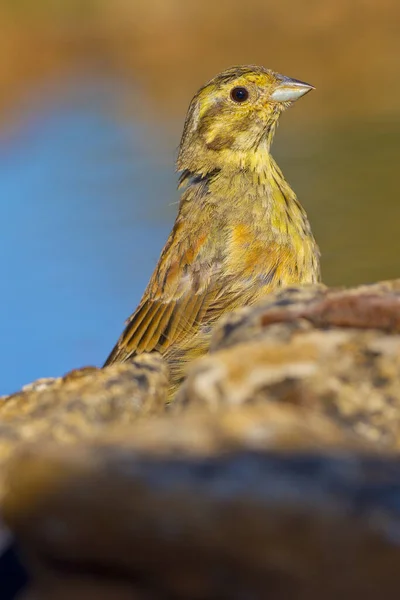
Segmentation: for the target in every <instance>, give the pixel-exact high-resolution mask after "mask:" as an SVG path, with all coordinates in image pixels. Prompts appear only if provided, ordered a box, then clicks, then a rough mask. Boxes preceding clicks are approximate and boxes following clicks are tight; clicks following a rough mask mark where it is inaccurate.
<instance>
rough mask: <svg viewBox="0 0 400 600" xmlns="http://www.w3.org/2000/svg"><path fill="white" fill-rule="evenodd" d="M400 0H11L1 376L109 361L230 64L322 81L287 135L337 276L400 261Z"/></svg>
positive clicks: (360, 275)
mask: <svg viewBox="0 0 400 600" xmlns="http://www.w3.org/2000/svg"><path fill="white" fill-rule="evenodd" d="M399 18H400V4H399V3H398V0H379V2H378V0H352V1H351V2H349V1H348V0H325V1H323V2H321V0H305V1H304V2H298V1H297V0H279V2H273V1H272V0H246V2H243V0H112V2H111V1H110V0H0V22H1V36H0V212H1V217H0V218H1V221H0V223H1V225H0V226H1V252H0V274H1V281H2V294H1V296H0V308H1V310H0V332H1V346H0V365H1V367H0V372H1V378H0V385H1V388H0V394H1V393H9V392H12V391H14V390H16V389H18V388H19V387H20V386H21V385H23V384H25V383H27V382H29V381H30V380H32V379H35V378H38V377H45V376H57V375H61V374H63V373H64V372H66V371H67V370H69V369H72V368H75V367H80V366H83V365H87V364H95V365H100V364H101V363H102V362H103V360H104V359H105V357H106V356H107V354H108V353H109V351H110V350H111V348H112V346H113V344H114V343H115V341H116V339H117V337H118V336H119V334H120V332H121V330H122V327H123V322H124V319H125V318H126V317H127V316H128V315H129V314H130V313H131V311H132V310H133V309H134V308H135V306H136V304H137V303H138V301H139V299H140V296H141V294H142V292H143V290H144V287H145V285H146V283H147V280H148V278H149V276H150V274H151V272H152V270H153V268H154V266H155V264H156V261H157V258H158V256H159V252H160V250H161V248H162V246H163V244H164V241H165V239H166V237H167V235H168V232H169V230H170V228H171V225H172V223H173V220H174V216H175V213H176V202H177V200H178V194H177V192H176V189H175V188H176V175H175V173H174V160H175V157H176V149H177V146H178V144H179V138H180V133H181V129H182V126H183V121H184V117H185V112H186V108H187V106H188V103H189V101H190V99H191V97H192V96H193V94H194V92H195V91H196V90H197V88H198V87H199V86H200V85H201V84H203V83H204V82H205V81H206V80H208V79H210V78H211V77H212V76H213V75H215V74H216V73H217V72H218V71H220V70H222V69H224V68H226V67H228V66H231V65H234V64H240V63H242V64H244V63H255V64H262V65H264V66H267V67H270V68H272V69H274V70H276V71H279V72H281V73H283V74H285V75H289V76H292V77H295V78H298V79H302V80H304V81H308V82H310V83H312V84H314V85H315V86H316V91H315V92H313V93H312V94H310V95H308V96H307V97H306V98H305V99H304V100H302V101H300V102H299V103H298V104H296V105H295V106H294V107H293V108H292V109H291V110H290V111H288V112H287V113H285V115H284V116H283V118H282V120H281V125H280V128H279V131H278V135H277V137H276V140H275V144H274V147H273V153H274V156H275V158H276V159H277V161H278V163H279V165H280V166H281V168H282V169H283V171H284V174H285V176H286V178H287V179H288V181H289V182H290V183H291V184H292V186H293V187H294V189H295V190H296V192H297V194H298V196H299V198H300V200H301V201H302V203H303V204H304V205H305V207H306V209H307V212H308V214H309V217H310V220H311V223H312V226H313V230H314V233H315V236H316V238H317V240H318V242H319V245H320V247H321V251H322V266H323V278H324V281H325V282H326V283H328V284H332V285H337V284H356V283H361V282H368V281H373V280H377V279H384V278H390V277H397V276H400V268H399V258H398V256H399V252H400V233H399V230H400V201H399V193H398V177H399V164H400V101H399V97H400V36H399V27H398V23H399Z"/></svg>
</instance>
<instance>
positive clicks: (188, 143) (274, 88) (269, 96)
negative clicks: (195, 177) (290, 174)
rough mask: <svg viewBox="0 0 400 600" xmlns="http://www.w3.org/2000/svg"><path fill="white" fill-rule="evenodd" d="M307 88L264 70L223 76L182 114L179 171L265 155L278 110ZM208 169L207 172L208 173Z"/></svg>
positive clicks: (249, 69)
mask: <svg viewBox="0 0 400 600" xmlns="http://www.w3.org/2000/svg"><path fill="white" fill-rule="evenodd" d="M312 89H313V86H312V85H309V84H308V83H304V82H302V81H298V80H296V79H291V78H289V77H285V76H284V75H280V74H279V73H274V72H273V71H270V70H268V69H265V68H264V67H257V66H252V65H250V66H239V67H232V68H230V69H227V70H226V71H223V72H222V73H220V74H219V75H217V76H216V77H214V78H213V79H211V81H209V82H208V83H206V84H205V85H204V86H203V87H202V88H201V89H200V90H199V91H198V92H197V94H196V95H195V96H194V98H193V100H192V102H191V103H190V106H189V110H188V113H187V117H186V121H185V126H184V130H183V135H182V140H181V144H180V150H179V156H178V162H177V165H178V169H179V170H185V169H187V170H190V171H198V172H207V171H209V170H212V167H213V165H214V168H215V167H218V166H220V163H221V161H222V162H224V161H229V160H230V159H231V160H233V159H234V155H235V154H236V155H242V154H243V155H245V154H246V153H249V152H250V153H251V152H254V151H255V150H257V149H258V148H260V149H264V150H265V149H266V150H267V151H268V150H269V146H270V144H271V141H272V137H273V134H274V130H275V126H276V123H277V121H278V118H279V116H280V114H281V113H282V111H283V110H285V109H286V108H288V107H289V106H290V105H291V104H292V103H293V102H294V101H295V100H297V99H298V98H300V97H301V96H304V94H306V93H307V92H309V91H310V90H312ZM210 167H211V168H210Z"/></svg>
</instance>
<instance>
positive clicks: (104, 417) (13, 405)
mask: <svg viewBox="0 0 400 600" xmlns="http://www.w3.org/2000/svg"><path fill="white" fill-rule="evenodd" d="M167 388H168V371H167V367H166V365H165V363H164V361H163V360H162V359H161V357H160V356H159V355H157V354H152V355H150V354H147V355H143V356H141V357H138V358H137V359H136V360H135V361H133V362H131V363H129V364H127V363H126V364H117V365H113V366H112V367H110V368H108V369H104V370H100V369H96V368H94V367H93V368H92V367H90V368H84V369H77V370H75V371H72V372H71V373H68V374H67V375H66V376H65V377H61V378H58V379H42V380H39V381H37V382H34V383H33V384H30V385H28V386H25V388H24V389H23V390H22V391H21V392H19V393H16V394H13V395H11V396H5V397H3V398H1V399H0V465H3V464H4V463H5V461H7V460H8V458H9V457H10V455H12V453H13V452H14V450H15V449H16V448H17V447H19V445H20V444H21V443H22V442H26V441H35V440H43V441H44V440H56V441H57V442H60V443H73V442H76V441H77V440H80V439H85V438H88V437H93V436H95V435H98V434H99V433H100V432H101V431H102V430H103V429H105V428H108V427H111V426H112V425H116V424H119V425H123V424H127V423H131V422H133V421H134V420H136V419H138V418H142V417H143V416H146V415H150V414H155V413H159V412H163V411H164V410H165V403H166V398H167ZM1 473H2V471H0V498H1V482H2V475H1Z"/></svg>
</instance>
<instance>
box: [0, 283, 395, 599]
mask: <svg viewBox="0 0 400 600" xmlns="http://www.w3.org/2000/svg"><path fill="white" fill-rule="evenodd" d="M167 387H168V375H167V371H166V367H165V364H164V363H163V361H162V360H161V358H160V357H159V356H154V355H143V356H142V357H138V358H137V359H135V361H133V363H132V364H121V365H113V366H111V367H108V368H107V369H104V370H102V371H100V370H97V369H84V370H80V371H75V372H73V373H71V374H69V375H68V376H66V377H65V378H62V379H59V380H40V381H38V382H35V383H34V384H32V385H31V386H28V388H27V389H25V390H24V391H22V392H21V393H19V394H15V395H13V396H10V397H7V398H4V399H3V400H2V404H1V405H0V462H1V464H2V465H3V468H2V477H0V499H1V497H2V496H1V492H2V491H3V500H2V506H3V514H4V518H5V520H6V522H7V524H8V525H9V526H10V527H11V529H12V531H13V532H14V533H15V534H16V536H17V539H18V541H19V543H20V545H21V548H22V551H23V556H24V557H26V561H27V564H28V566H29V567H30V568H31V570H32V571H33V573H34V575H35V580H34V581H35V586H34V588H33V589H32V590H31V594H32V595H29V598H31V599H32V600H33V599H36V600H50V598H51V599H52V598H57V599H61V600H64V599H68V600H70V599H72V598H74V599H75V598H76V599H77V600H80V599H82V600H83V598H85V600H87V599H90V598H96V600H99V599H100V600H102V599H104V600H106V599H107V600H108V599H110V600H111V599H113V600H114V599H116V600H125V598H126V599H128V598H129V599H133V598H137V599H140V600H149V599H165V600H167V599H168V600H173V599H176V600H185V599H187V600H189V599H196V598H197V599H199V600H200V599H201V600H215V599H216V598H218V599H219V598H221V599H228V598H233V599H238V600H244V599H246V600H247V599H250V598H251V599H252V600H253V599H254V600H258V599H260V600H263V599H264V598H271V599H272V600H275V599H277V600H280V599H282V600H286V599H288V600H291V599H292V598H293V599H295V598H296V599H300V600H302V599H303V598H304V599H306V598H307V599H310V600H314V599H315V600H317V599H318V600H319V599H320V598H324V599H327V600H331V599H332V600H333V599H336V598H338V597H341V598H349V599H350V598H351V599H352V600H354V599H357V598H360V599H362V600H368V599H369V598H371V599H372V598H374V599H375V598H377V597H384V598H389V599H391V598H397V596H398V589H399V586H400V541H399V539H400V538H399V533H398V532H399V531H400V509H399V507H400V485H399V481H400V456H399V454H398V448H399V445H400V280H396V281H392V282H383V283H380V284H375V285H371V286H362V287H360V288H356V289H353V290H330V289H327V288H325V287H323V286H314V287H306V288H293V289H286V290H282V291H281V292H278V293H277V294H271V296H270V297H269V298H267V299H266V300H265V301H264V302H263V303H262V304H260V305H258V306H255V307H251V308H245V309H241V310H239V311H237V312H235V313H232V314H231V315H228V316H227V317H226V318H225V319H224V320H223V321H221V323H220V324H219V326H218V327H217V328H216V330H215V332H214V336H213V341H212V348H211V353H210V355H209V356H207V357H204V358H203V359H200V360H198V361H196V362H195V363H194V364H193V365H192V367H191V368H190V371H189V375H188V378H187V381H186V382H185V383H184V384H183V386H182V388H181V390H180V391H179V392H178V395H177V397H176V399H175V402H174V403H173V404H172V406H169V407H166V405H165V402H166V390H167ZM25 441H31V442H34V444H33V446H32V445H31V446H27V447H26V446H24V445H23V444H22V443H21V442H25ZM66 442H67V443H66ZM6 459H7V460H6ZM2 480H3V481H2ZM2 483H3V484H4V485H3V488H1V486H2Z"/></svg>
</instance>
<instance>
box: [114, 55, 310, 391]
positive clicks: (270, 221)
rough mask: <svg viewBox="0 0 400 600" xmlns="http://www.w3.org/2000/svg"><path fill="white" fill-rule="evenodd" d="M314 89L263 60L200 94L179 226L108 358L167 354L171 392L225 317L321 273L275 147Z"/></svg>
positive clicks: (186, 142)
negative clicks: (283, 125)
mask: <svg viewBox="0 0 400 600" xmlns="http://www.w3.org/2000/svg"><path fill="white" fill-rule="evenodd" d="M313 89H315V88H314V87H313V86H312V85H310V84H308V83H305V82H302V81H299V80H297V79H292V78H290V77H286V76H284V75H281V74H279V73H276V72H274V71H272V70H270V69H267V68H264V67H262V66H255V65H244V66H235V67H231V68H229V69H227V70H225V71H223V72H222V73H220V74H218V75H217V76H216V77H214V78H213V79H211V80H210V81H208V82H207V83H206V84H205V85H203V86H202V87H201V88H200V89H199V91H198V92H197V93H196V94H195V96H194V98H193V99H192V101H191V103H190V105H189V109H188V112H187V116H186V120H185V123H184V128H183V134H182V138H181V142H180V145H179V151H178V158H177V162H176V168H177V171H178V172H180V177H179V184H178V189H180V190H182V193H181V197H180V202H179V209H178V214H177V217H176V220H175V224H174V226H173V229H172V231H171V233H170V235H169V237H168V240H167V242H166V244H165V246H164V249H163V250H162V252H161V255H160V258H159V261H158V264H157V265H156V267H155V270H154V273H153V275H152V277H151V279H150V281H149V284H148V286H147V288H146V290H145V292H144V294H143V297H142V299H141V301H140V303H139V305H138V307H137V308H136V310H135V311H134V312H133V314H132V315H131V316H130V317H129V319H128V320H127V321H126V326H125V329H124V331H123V333H122V335H121V336H120V338H119V340H118V342H117V343H116V345H115V347H114V349H113V350H112V352H111V354H110V355H109V357H108V358H107V360H106V362H105V365H104V366H107V365H110V364H112V363H115V362H124V361H128V360H131V359H132V358H134V357H135V356H136V355H138V354H141V353H144V352H159V353H160V354H161V355H162V357H163V358H164V359H165V361H166V362H167V363H168V367H169V371H170V394H169V398H170V400H172V399H173V397H174V395H175V393H176V390H177V389H178V387H179V386H180V384H181V382H182V381H183V380H184V378H185V374H186V372H187V369H188V365H189V364H190V363H191V362H192V361H193V360H194V359H195V358H198V357H200V356H202V355H203V354H205V353H206V352H207V351H208V349H209V344H210V339H211V335H212V330H213V328H214V327H215V325H216V323H217V322H218V321H219V319H221V317H222V316H223V315H225V314H226V313H228V312H231V311H232V310H234V309H237V308H239V307H243V306H247V305H252V304H254V303H256V302H258V301H260V300H261V299H262V298H263V297H265V296H266V295H267V294H269V293H270V292H271V291H273V290H276V289H277V288H280V287H286V286H290V285H296V284H312V283H316V282H319V281H320V277H321V274H320V252H319V248H318V245H317V243H316V241H315V239H314V236H313V234H312V231H311V226H310V223H309V220H308V218H307V215H306V212H305V210H304V208H303V207H302V205H301V204H300V202H299V200H298V199H297V197H296V194H295V193H294V191H293V190H292V189H291V187H290V186H289V184H288V183H287V182H286V180H285V178H284V176H283V174H282V171H281V170H280V168H279V167H278V165H277V163H276V162H275V160H274V159H273V158H272V156H271V153H270V148H271V143H272V140H273V137H274V133H275V130H276V127H277V124H278V120H279V117H280V115H281V114H282V112H283V111H284V110H286V109H287V108H288V107H289V106H291V105H292V104H293V102H295V101H296V100H298V99H299V98H301V97H302V96H304V95H305V94H307V93H308V92H310V91H311V90H313Z"/></svg>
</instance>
